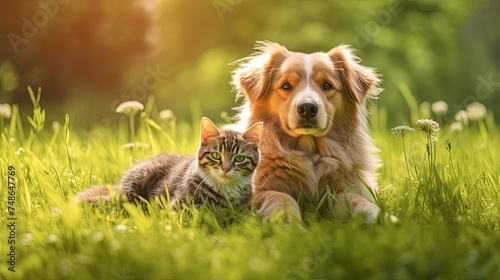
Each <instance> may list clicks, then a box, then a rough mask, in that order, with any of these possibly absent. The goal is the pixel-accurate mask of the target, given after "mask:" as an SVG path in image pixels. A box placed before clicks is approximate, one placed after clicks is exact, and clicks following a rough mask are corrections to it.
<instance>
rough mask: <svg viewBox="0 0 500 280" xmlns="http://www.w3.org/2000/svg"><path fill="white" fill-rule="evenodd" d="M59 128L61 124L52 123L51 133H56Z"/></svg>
mask: <svg viewBox="0 0 500 280" xmlns="http://www.w3.org/2000/svg"><path fill="white" fill-rule="evenodd" d="M60 128H61V124H60V123H59V122H58V121H53V122H52V131H54V132H55V131H58V130H59V129H60Z"/></svg>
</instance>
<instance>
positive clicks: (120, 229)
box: [115, 225, 128, 231]
mask: <svg viewBox="0 0 500 280" xmlns="http://www.w3.org/2000/svg"><path fill="white" fill-rule="evenodd" d="M115 229H116V230H117V231H128V226H127V225H117V226H115Z"/></svg>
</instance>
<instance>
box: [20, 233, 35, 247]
mask: <svg viewBox="0 0 500 280" xmlns="http://www.w3.org/2000/svg"><path fill="white" fill-rule="evenodd" d="M34 239H35V237H34V236H33V234H31V233H29V232H27V233H23V234H21V244H23V245H24V246H29V245H31V243H32V241H33V240H34Z"/></svg>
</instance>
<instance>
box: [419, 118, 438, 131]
mask: <svg viewBox="0 0 500 280" xmlns="http://www.w3.org/2000/svg"><path fill="white" fill-rule="evenodd" d="M417 125H418V126H419V127H420V128H421V129H422V130H423V131H425V132H436V131H439V124H438V123H437V122H435V121H433V120H428V119H421V120H418V121H417Z"/></svg>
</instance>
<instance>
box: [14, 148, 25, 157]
mask: <svg viewBox="0 0 500 280" xmlns="http://www.w3.org/2000/svg"><path fill="white" fill-rule="evenodd" d="M25 152H26V151H25V150H24V148H23V147H20V148H19V149H17V151H15V152H14V154H16V155H21V154H24V153H25Z"/></svg>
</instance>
